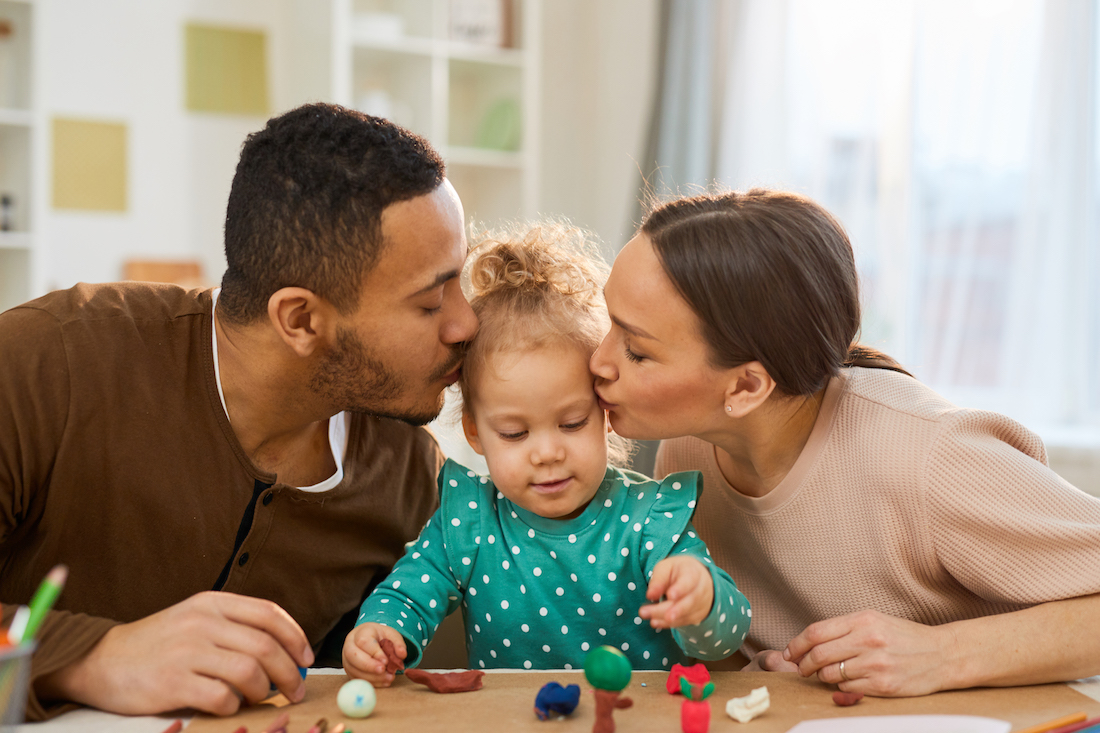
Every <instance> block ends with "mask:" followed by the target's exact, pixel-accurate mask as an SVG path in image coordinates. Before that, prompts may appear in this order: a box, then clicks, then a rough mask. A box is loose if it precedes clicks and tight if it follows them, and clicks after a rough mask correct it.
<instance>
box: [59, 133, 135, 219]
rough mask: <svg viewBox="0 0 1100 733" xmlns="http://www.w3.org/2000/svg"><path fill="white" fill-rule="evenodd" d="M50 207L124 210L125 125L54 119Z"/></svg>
mask: <svg viewBox="0 0 1100 733" xmlns="http://www.w3.org/2000/svg"><path fill="white" fill-rule="evenodd" d="M53 206H54V208H55V209H82V210H86V211H126V125H123V124H121V123H114V122H92V121H90V120H77V119H63V118H54V120H53Z"/></svg>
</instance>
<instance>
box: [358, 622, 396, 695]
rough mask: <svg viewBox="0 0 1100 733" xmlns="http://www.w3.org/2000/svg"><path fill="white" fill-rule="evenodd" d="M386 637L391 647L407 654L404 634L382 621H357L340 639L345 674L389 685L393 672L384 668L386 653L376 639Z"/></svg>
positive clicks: (377, 683) (385, 685) (373, 683)
mask: <svg viewBox="0 0 1100 733" xmlns="http://www.w3.org/2000/svg"><path fill="white" fill-rule="evenodd" d="M383 639H389V640H390V641H391V642H393V650H394V652H395V653H396V654H397V656H399V657H401V658H402V659H406V658H407V654H408V650H407V649H406V648H405V638H404V637H403V636H401V634H399V633H397V632H396V631H394V630H393V629H391V628H390V627H389V626H385V625H384V624H373V623H365V624H359V625H358V626H356V627H355V628H354V629H352V630H351V633H349V634H348V636H347V638H346V639H344V655H343V656H344V671H345V672H347V673H348V676H349V677H357V678H359V679H364V680H366V681H367V682H370V683H371V684H372V685H374V686H375V687H389V686H390V685H391V684H392V683H393V678H394V673H393V672H387V671H386V653H385V652H384V651H382V647H381V646H380V644H379V642H381V641H382V640H383Z"/></svg>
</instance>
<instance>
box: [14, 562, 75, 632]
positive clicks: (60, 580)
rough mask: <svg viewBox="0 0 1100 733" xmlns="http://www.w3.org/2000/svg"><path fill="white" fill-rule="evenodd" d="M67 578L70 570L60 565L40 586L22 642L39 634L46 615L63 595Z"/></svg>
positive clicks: (35, 595) (32, 603)
mask: <svg viewBox="0 0 1100 733" xmlns="http://www.w3.org/2000/svg"><path fill="white" fill-rule="evenodd" d="M67 577H69V569H68V568H67V567H65V566H64V565H58V566H56V567H54V569H53V570H51V571H50V572H48V573H46V577H45V579H43V581H42V585H40V586H38V590H37V591H36V592H35V594H34V598H32V599H31V604H30V605H31V615H30V618H28V619H27V628H26V630H25V631H24V632H23V635H22V637H20V641H30V640H31V639H33V638H34V635H35V634H37V633H38V627H39V626H41V625H42V621H43V620H45V618H46V614H47V613H49V612H50V609H51V608H53V604H54V603H56V602H57V597H58V596H59V595H61V589H62V588H64V587H65V579H66V578H67Z"/></svg>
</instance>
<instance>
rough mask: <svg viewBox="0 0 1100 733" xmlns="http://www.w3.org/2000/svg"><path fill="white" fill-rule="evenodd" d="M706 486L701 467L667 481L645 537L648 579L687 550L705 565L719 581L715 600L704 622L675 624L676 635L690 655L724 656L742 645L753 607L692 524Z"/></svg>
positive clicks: (643, 549)
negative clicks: (667, 560) (663, 563)
mask: <svg viewBox="0 0 1100 733" xmlns="http://www.w3.org/2000/svg"><path fill="white" fill-rule="evenodd" d="M701 489H702V477H701V476H700V475H699V473H698V472H697V471H685V472H682V473H674V474H671V475H669V476H667V477H666V478H665V479H664V480H663V481H662V482H661V486H660V489H659V490H658V492H657V494H656V497H655V500H654V502H653V504H652V505H651V506H652V509H651V511H650V516H649V518H648V519H647V523H646V525H645V530H644V532H643V536H642V552H643V553H644V562H643V564H644V567H645V573H646V579H647V580H648V579H649V578H650V577H651V576H652V575H653V568H654V567H656V565H657V563H658V562H660V561H661V560H663V559H665V558H666V557H670V556H673V555H679V554H687V555H690V556H692V557H694V558H695V559H696V560H698V561H699V562H700V563H702V564H703V566H704V567H705V568H706V569H707V571H708V572H709V573H710V577H711V582H712V583H713V584H714V604H713V605H712V606H711V609H710V613H709V614H708V615H707V617H706V618H705V619H703V620H702V621H701V622H700V623H699V624H696V625H694V626H680V627H677V628H674V629H673V630H672V636H673V638H674V639H675V640H676V643H677V644H678V645H679V646H680V648H681V649H683V650H684V653H686V654H687V655H688V656H691V657H695V658H697V659H712V660H713V659H724V658H725V657H728V656H729V655H730V654H733V653H734V652H735V651H737V650H738V649H739V648H740V647H741V643H742V642H743V641H744V639H745V635H746V634H748V631H749V621H750V618H751V616H752V609H751V608H750V606H749V602H748V600H747V599H746V598H745V596H744V594H742V593H741V591H740V590H738V589H737V585H736V584H735V583H734V582H733V578H731V577H730V576H729V574H728V573H727V572H726V571H725V570H722V569H721V568H720V567H718V566H717V565H716V564H715V563H714V561H713V560H712V559H711V556H710V551H709V550H707V546H706V544H704V543H703V541H702V540H701V539H700V538H699V535H698V534H697V533H696V532H695V528H694V527H693V526H692V524H691V517H692V515H693V514H694V513H695V505H696V501H697V500H698V496H699V492H700V491H701Z"/></svg>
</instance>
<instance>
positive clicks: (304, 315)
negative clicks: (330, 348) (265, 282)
mask: <svg viewBox="0 0 1100 733" xmlns="http://www.w3.org/2000/svg"><path fill="white" fill-rule="evenodd" d="M267 316H268V319H269V320H270V322H271V325H272V326H273V327H274V328H275V332H276V333H278V334H279V338H281V339H282V340H283V343H285V344H286V345H287V346H289V347H290V348H291V349H293V350H294V352H295V353H296V354H298V356H302V357H306V356H310V355H312V354H313V353H314V352H315V351H316V350H317V348H318V346H319V345H320V344H321V343H322V342H329V343H331V342H332V340H333V339H335V336H336V334H335V319H334V318H333V317H332V306H330V305H329V304H328V303H327V302H325V301H324V300H322V299H321V298H320V297H318V296H317V295H316V294H315V293H314V292H313V291H312V290H307V289H305V288H280V289H279V290H276V291H275V292H274V293H272V294H271V297H270V298H268V300H267Z"/></svg>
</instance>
